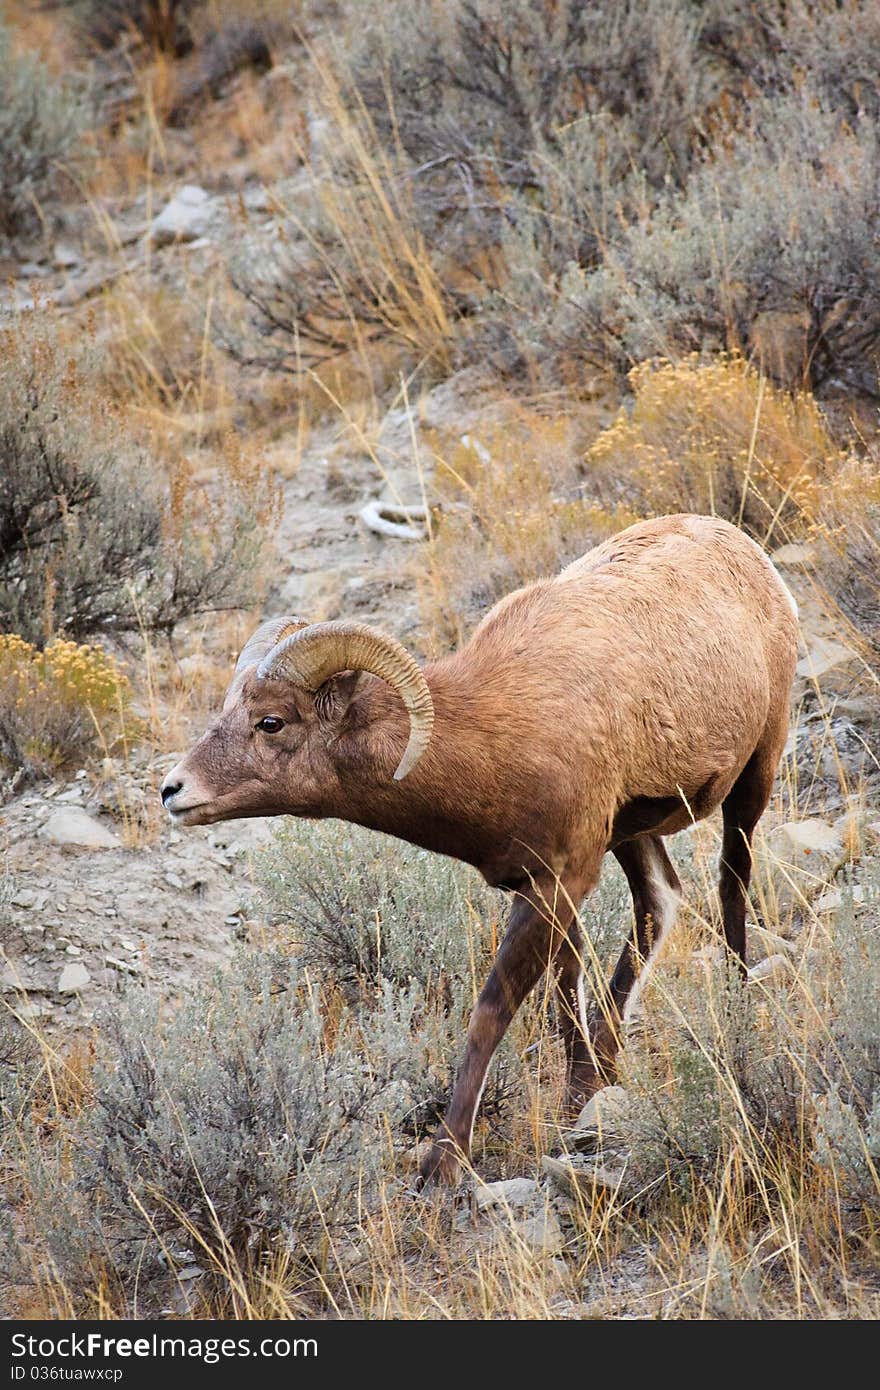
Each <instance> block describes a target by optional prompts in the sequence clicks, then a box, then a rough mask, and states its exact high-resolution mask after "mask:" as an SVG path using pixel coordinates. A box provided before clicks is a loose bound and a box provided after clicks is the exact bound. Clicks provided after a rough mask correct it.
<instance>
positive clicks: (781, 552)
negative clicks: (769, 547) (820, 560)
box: [770, 541, 816, 569]
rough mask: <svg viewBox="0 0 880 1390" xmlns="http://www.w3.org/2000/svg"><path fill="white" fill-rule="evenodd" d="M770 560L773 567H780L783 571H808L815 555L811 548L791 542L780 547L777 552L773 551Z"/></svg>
mask: <svg viewBox="0 0 880 1390" xmlns="http://www.w3.org/2000/svg"><path fill="white" fill-rule="evenodd" d="M770 559H771V560H772V561H773V563H774V565H780V566H782V568H783V569H809V567H810V566H811V565H812V564H814V563H815V560H816V554H815V551H814V550H813V548H812V546H809V545H804V544H803V543H801V542H796V541H793V542H792V543H791V544H790V545H781V546H780V547H779V549H778V550H774V551H773V553H772V555H771V556H770Z"/></svg>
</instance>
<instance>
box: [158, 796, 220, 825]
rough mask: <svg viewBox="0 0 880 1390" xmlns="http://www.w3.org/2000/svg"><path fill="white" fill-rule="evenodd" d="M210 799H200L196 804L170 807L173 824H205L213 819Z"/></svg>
mask: <svg viewBox="0 0 880 1390" xmlns="http://www.w3.org/2000/svg"><path fill="white" fill-rule="evenodd" d="M210 805H211V803H210V802H209V801H199V802H197V803H196V805H195V806H174V807H171V806H169V807H168V814H169V816H170V817H171V821H172V824H173V825H204V824H205V822H206V821H208V820H210V819H211V812H210V809H209V808H210Z"/></svg>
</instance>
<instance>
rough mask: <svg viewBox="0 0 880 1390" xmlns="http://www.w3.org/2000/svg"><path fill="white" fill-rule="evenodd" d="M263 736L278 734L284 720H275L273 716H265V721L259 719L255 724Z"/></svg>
mask: <svg viewBox="0 0 880 1390" xmlns="http://www.w3.org/2000/svg"><path fill="white" fill-rule="evenodd" d="M257 728H258V729H261V730H262V732H263V733H264V734H280V732H281V730H282V729H283V728H284V720H283V719H276V718H275V716H274V714H267V715H266V717H265V719H261V720H260V722H259V723H258V724H257Z"/></svg>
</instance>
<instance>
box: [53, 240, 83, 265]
mask: <svg viewBox="0 0 880 1390" xmlns="http://www.w3.org/2000/svg"><path fill="white" fill-rule="evenodd" d="M52 264H53V266H54V267H55V269H56V270H71V269H72V268H73V267H74V266H75V265H79V252H77V251H75V250H74V248H73V247H72V246H70V245H68V243H67V242H66V241H56V243H55V250H54V251H53V253H52Z"/></svg>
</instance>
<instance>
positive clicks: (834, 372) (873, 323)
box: [551, 92, 880, 391]
mask: <svg viewBox="0 0 880 1390" xmlns="http://www.w3.org/2000/svg"><path fill="white" fill-rule="evenodd" d="M878 184H880V143H878V136H877V131H876V128H875V127H874V125H873V123H872V122H870V121H868V120H862V121H860V122H858V123H856V124H849V123H847V122H845V121H844V120H842V119H841V117H840V116H839V115H838V114H837V113H836V112H834V111H833V110H829V109H827V108H822V107H821V106H820V105H819V103H818V101H817V100H816V99H815V98H814V97H811V96H810V94H809V93H808V92H804V93H799V94H796V95H795V96H792V97H790V98H785V99H782V100H778V101H775V102H765V103H763V104H761V105H760V106H758V107H757V108H756V109H755V111H754V113H753V119H752V121H751V123H750V125H749V127H748V129H747V130H745V131H744V132H743V133H741V134H739V135H737V136H736V137H735V138H734V139H733V140H732V141H731V143H730V144H729V145H728V146H727V147H722V148H721V150H720V152H719V153H718V154H717V155H716V156H715V157H714V158H713V159H712V160H710V161H707V162H706V163H705V164H704V165H703V166H702V167H701V168H700V169H699V170H698V171H697V172H695V173H694V174H693V175H692V176H691V179H690V182H689V184H688V187H687V189H686V190H685V192H684V193H683V194H675V195H673V194H666V195H664V196H663V197H662V198H661V200H660V202H659V204H658V207H657V209H656V211H654V212H653V214H652V215H651V216H649V217H646V218H645V219H643V220H641V221H639V222H635V223H633V224H631V225H630V226H629V227H628V228H627V229H626V230H625V232H623V234H622V235H621V236H620V238H619V240H618V241H617V243H616V244H615V245H614V246H613V247H610V248H609V249H608V251H607V254H606V256H605V259H604V263H603V265H602V266H601V267H600V268H599V269H598V270H595V271H592V272H590V271H587V272H585V271H582V270H580V269H578V268H577V267H575V266H571V267H570V268H569V270H568V271H567V272H566V274H565V275H564V276H563V279H562V282H561V284H560V287H559V294H558V300H557V314H556V317H555V319H554V321H553V324H552V328H551V334H552V336H554V337H555V339H556V342H557V344H558V345H560V346H565V347H566V349H567V350H569V351H571V352H574V353H575V354H576V355H577V354H578V352H579V351H580V354H581V355H582V356H586V357H591V356H592V357H593V358H594V359H595V358H596V357H603V356H604V357H605V359H606V360H609V359H610V360H611V361H613V362H615V363H616V364H617V365H619V366H620V367H621V368H626V367H628V366H630V365H632V364H633V363H634V362H637V361H640V360H643V359H644V358H647V357H654V356H661V355H662V356H675V355H676V354H681V353H684V352H688V351H692V350H694V349H697V350H700V349H707V350H712V349H718V348H722V347H725V346H728V347H729V346H741V347H747V348H748V347H751V346H752V339H753V333H754V331H755V328H756V323H757V321H758V319H759V316H761V315H768V314H769V315H786V316H795V317H796V318H797V321H798V323H799V325H800V331H801V334H802V340H803V347H802V352H801V362H800V364H799V366H800V372H801V375H802V377H803V379H804V380H805V381H809V383H810V384H811V385H812V386H813V388H814V389H818V388H820V387H822V386H825V385H834V384H837V385H840V384H841V383H843V384H847V385H849V386H850V387H852V386H855V387H858V388H860V389H864V390H869V391H873V390H874V389H876V380H877V366H878V361H880V358H878V349H877V342H878V336H880V288H878V286H880V249H878V248H880V213H878V203H877V197H876V192H877V188H878ZM579 344H580V345H581V346H580V348H579V346H578V345H579Z"/></svg>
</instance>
